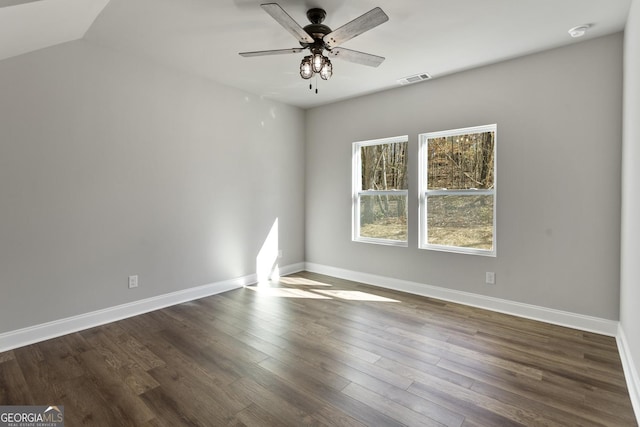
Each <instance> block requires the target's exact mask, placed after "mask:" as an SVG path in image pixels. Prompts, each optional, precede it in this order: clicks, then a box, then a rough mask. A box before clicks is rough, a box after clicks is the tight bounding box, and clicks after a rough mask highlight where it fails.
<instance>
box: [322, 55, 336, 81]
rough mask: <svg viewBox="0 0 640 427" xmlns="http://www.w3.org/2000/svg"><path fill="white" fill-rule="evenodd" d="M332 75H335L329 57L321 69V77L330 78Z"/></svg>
mask: <svg viewBox="0 0 640 427" xmlns="http://www.w3.org/2000/svg"><path fill="white" fill-rule="evenodd" d="M332 75H333V65H332V64H331V61H329V58H326V59H325V62H324V65H323V66H322V69H321V70H320V78H322V80H329V79H330V78H331V76H332Z"/></svg>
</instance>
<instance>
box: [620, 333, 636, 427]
mask: <svg viewBox="0 0 640 427" xmlns="http://www.w3.org/2000/svg"><path fill="white" fill-rule="evenodd" d="M616 341H617V342H618V350H619V352H620V360H621V361H622V368H623V370H624V377H625V378H626V380H627V389H628V390H629V397H630V398H631V404H632V405H633V410H634V412H635V414H636V419H637V420H638V424H639V425H640V375H638V369H637V368H636V366H635V364H634V361H633V357H632V355H631V349H630V348H629V344H628V341H627V336H626V335H625V333H624V330H623V329H622V325H619V326H618V335H616Z"/></svg>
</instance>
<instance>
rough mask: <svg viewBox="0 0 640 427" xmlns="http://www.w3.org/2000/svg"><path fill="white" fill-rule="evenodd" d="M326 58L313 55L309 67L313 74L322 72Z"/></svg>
mask: <svg viewBox="0 0 640 427" xmlns="http://www.w3.org/2000/svg"><path fill="white" fill-rule="evenodd" d="M326 59H327V58H325V57H324V56H323V55H322V53H314V54H313V58H312V59H311V65H312V68H313V72H314V73H319V72H320V70H322V67H323V66H324V64H325V61H326Z"/></svg>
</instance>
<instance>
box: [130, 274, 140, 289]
mask: <svg viewBox="0 0 640 427" xmlns="http://www.w3.org/2000/svg"><path fill="white" fill-rule="evenodd" d="M137 287H138V276H137V275H135V276H129V289H131V288H137Z"/></svg>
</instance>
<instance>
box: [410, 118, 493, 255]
mask: <svg viewBox="0 0 640 427" xmlns="http://www.w3.org/2000/svg"><path fill="white" fill-rule="evenodd" d="M495 151H496V125H495V124H494V125H486V126H478V127H471V128H464V129H456V130H449V131H442V132H432V133H424V134H422V135H420V146H419V174H420V178H419V188H420V189H419V192H420V204H419V206H420V208H419V209H420V240H419V242H420V243H419V246H420V248H422V249H436V250H442V251H449V252H461V253H469V254H478V255H489V256H495V255H496V232H495V231H496V186H495V177H496V164H495Z"/></svg>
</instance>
